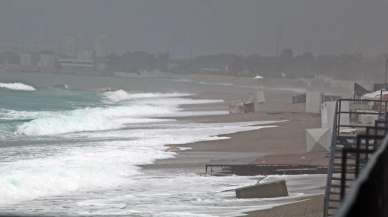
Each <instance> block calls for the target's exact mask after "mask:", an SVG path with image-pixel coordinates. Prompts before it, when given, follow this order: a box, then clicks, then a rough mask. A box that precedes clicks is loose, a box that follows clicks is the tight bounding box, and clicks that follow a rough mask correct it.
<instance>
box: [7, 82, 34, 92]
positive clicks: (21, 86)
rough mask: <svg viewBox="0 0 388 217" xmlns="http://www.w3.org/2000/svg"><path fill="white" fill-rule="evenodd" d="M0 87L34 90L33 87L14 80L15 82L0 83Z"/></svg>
mask: <svg viewBox="0 0 388 217" xmlns="http://www.w3.org/2000/svg"><path fill="white" fill-rule="evenodd" d="M0 88H5V89H9V90H19V91H35V90H36V89H35V87H33V86H31V85H28V84H24V83H20V82H15V83H0Z"/></svg>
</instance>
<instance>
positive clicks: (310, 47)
mask: <svg viewBox="0 0 388 217" xmlns="http://www.w3.org/2000/svg"><path fill="white" fill-rule="evenodd" d="M386 11H388V2H387V1H381V0H373V1H368V2H366V1H361V0H326V1H318V0H309V1H307V0H291V1H280V0H261V1H256V0H244V1H232V0H192V1H190V0H164V1H156V0H145V1H144V0H131V1H119V0H116V1H102V0H81V1H74V0H70V1H50V0H34V1H18V0H17V1H11V0H3V1H0V29H2V30H3V31H2V35H1V36H0V46H2V47H5V46H24V47H32V46H37V47H50V48H57V47H61V46H62V45H63V43H64V41H65V38H66V37H75V38H77V40H78V42H79V46H80V47H91V46H92V45H93V41H94V40H95V38H96V37H97V36H98V35H100V34H104V35H107V36H108V41H109V43H110V46H111V47H112V49H113V50H115V51H123V50H143V51H148V52H170V53H171V54H172V55H173V56H178V57H179V56H189V55H200V54H208V53H219V52H228V53H237V54H250V53H260V54H263V55H274V54H275V53H276V50H277V49H276V48H277V47H278V49H283V48H290V49H293V50H295V51H296V52H303V51H310V52H314V53H343V52H350V53H352V52H362V53H366V54H372V55H375V54H380V53H384V52H386V51H387V50H388V49H387V45H388V28H384V25H383V24H384V23H385V20H387V18H388V13H386ZM279 38H280V40H279ZM277 42H278V44H277Z"/></svg>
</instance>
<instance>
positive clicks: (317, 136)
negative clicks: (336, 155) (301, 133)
mask: <svg viewBox="0 0 388 217" xmlns="http://www.w3.org/2000/svg"><path fill="white" fill-rule="evenodd" d="M330 138H331V135H330V130H329V129H328V128H313V129H306V146H307V147H306V148H307V152H309V151H313V150H315V151H323V150H326V151H329V150H330V142H331V141H330Z"/></svg>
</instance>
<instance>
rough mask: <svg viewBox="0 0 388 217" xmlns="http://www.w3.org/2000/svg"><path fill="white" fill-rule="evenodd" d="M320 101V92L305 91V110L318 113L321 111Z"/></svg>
mask: <svg viewBox="0 0 388 217" xmlns="http://www.w3.org/2000/svg"><path fill="white" fill-rule="evenodd" d="M321 102H322V93H321V92H307V93H306V105H305V112H308V113H315V114H319V113H320V112H321Z"/></svg>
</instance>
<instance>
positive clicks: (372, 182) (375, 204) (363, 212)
mask: <svg viewBox="0 0 388 217" xmlns="http://www.w3.org/2000/svg"><path fill="white" fill-rule="evenodd" d="M336 216H337V217H372V216H373V217H386V216H388V137H385V139H384V140H383V142H382V144H381V145H380V147H379V149H378V150H377V151H376V152H375V154H374V155H373V156H372V157H371V159H370V160H369V161H368V164H367V165H366V167H365V169H364V170H363V171H362V172H361V173H360V176H359V178H358V179H357V181H356V183H355V184H354V186H353V188H352V190H351V192H350V193H349V194H348V196H347V198H346V199H345V201H344V203H343V204H342V206H341V209H340V210H339V211H338V213H337V215H336Z"/></svg>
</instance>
